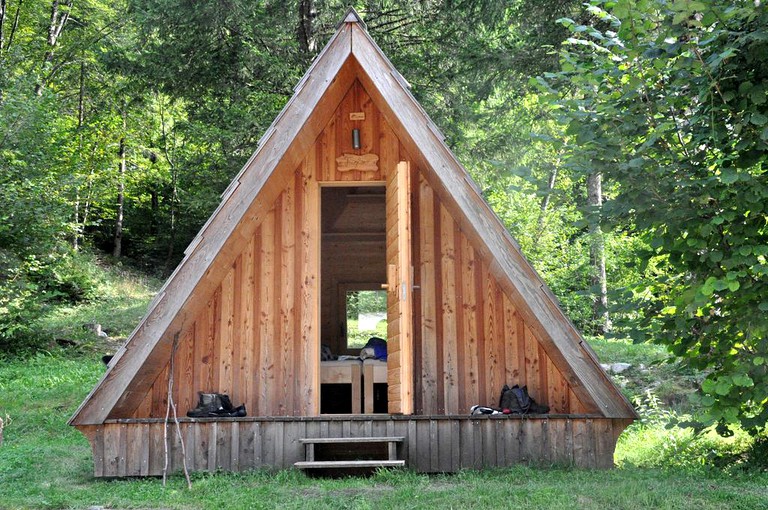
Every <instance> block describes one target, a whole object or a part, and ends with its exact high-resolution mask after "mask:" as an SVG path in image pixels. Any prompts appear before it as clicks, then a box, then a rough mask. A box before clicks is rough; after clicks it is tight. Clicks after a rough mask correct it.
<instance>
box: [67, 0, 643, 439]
mask: <svg viewBox="0 0 768 510" xmlns="http://www.w3.org/2000/svg"><path fill="white" fill-rule="evenodd" d="M355 79H358V80H360V82H361V83H362V85H363V86H364V87H365V89H366V91H367V92H368V93H369V95H370V96H371V99H372V100H373V101H374V103H375V104H376V106H377V107H378V108H379V110H380V111H381V113H382V115H383V116H384V117H385V119H386V120H387V122H389V124H390V125H391V126H392V128H393V130H394V131H395V133H396V134H397V136H398V137H399V138H400V140H401V142H402V143H403V144H404V146H405V147H406V148H407V150H408V153H409V154H410V155H411V156H412V157H413V158H414V160H415V161H416V162H417V163H418V165H419V167H420V168H422V169H423V171H424V174H425V178H426V179H427V181H428V182H429V184H430V185H431V186H432V187H433V188H434V190H435V193H436V194H437V195H438V196H439V197H440V198H441V200H443V202H444V204H445V205H446V207H448V208H450V209H451V210H452V211H453V212H454V217H455V218H456V220H457V222H458V223H459V225H460V227H461V229H462V231H464V232H465V233H466V235H467V236H468V237H469V238H470V239H471V240H472V241H473V244H474V245H475V246H476V249H478V250H479V252H480V253H481V254H482V255H483V256H484V257H486V258H487V259H488V260H490V261H492V263H491V272H492V273H493V275H494V276H495V277H496V278H497V279H498V281H499V284H500V285H501V287H502V288H503V290H504V291H505V292H507V293H509V295H510V296H514V297H515V298H519V299H518V301H519V302H520V303H522V304H523V306H520V307H519V308H520V309H519V312H520V313H521V315H522V316H523V317H524V318H525V319H526V321H528V322H530V324H531V328H532V329H533V330H534V331H535V332H536V333H537V337H538V338H540V339H541V341H542V343H545V344H546V345H545V347H546V350H547V352H548V353H549V354H550V356H551V358H552V361H553V362H554V363H555V364H557V366H558V367H559V368H560V370H561V371H562V372H563V375H564V376H565V377H566V379H567V380H568V382H569V383H570V384H571V387H572V388H573V391H574V393H576V395H577V396H578V397H579V399H580V400H581V401H582V402H584V403H585V405H586V406H587V407H589V408H590V409H592V410H593V411H594V412H598V413H600V414H602V415H603V416H605V417H609V418H634V417H635V416H636V415H635V412H634V410H633V408H632V406H631V405H630V404H629V402H628V401H627V400H626V398H624V397H623V395H622V394H621V392H620V391H619V390H618V389H617V388H616V386H615V385H614V384H613V383H612V381H611V380H610V379H609V377H608V376H607V375H606V374H605V372H604V371H603V370H602V368H601V367H600V364H599V363H598V361H597V358H596V356H595V355H594V353H593V351H592V350H591V348H590V347H589V346H588V345H587V343H586V342H585V341H584V340H583V338H582V337H581V335H580V334H579V333H578V331H577V330H576V328H575V327H574V326H573V324H572V323H571V322H570V321H569V320H568V319H567V317H566V316H565V315H564V314H563V312H562V310H561V309H560V307H559V305H558V303H557V300H556V298H555V297H554V295H553V294H552V293H551V291H550V290H549V289H548V288H547V286H546V285H545V284H544V282H543V281H542V280H541V278H540V277H539V276H538V274H537V273H536V271H535V270H534V269H533V267H532V266H531V265H530V264H529V263H528V261H527V260H526V259H525V257H524V256H523V255H522V252H521V251H520V248H519V246H518V245H517V243H516V242H515V241H514V240H513V239H512V237H511V236H510V235H509V233H508V232H507V230H506V228H505V227H504V225H503V224H502V223H501V221H500V220H499V218H498V217H497V216H496V215H495V213H494V212H493V211H492V210H491V209H490V207H489V206H488V205H487V203H486V202H485V201H484V200H483V198H482V196H481V194H480V192H479V190H478V189H477V187H476V185H475V184H474V183H473V182H472V180H471V178H470V177H469V175H468V173H467V172H466V170H465V169H464V168H463V167H462V165H461V164H460V163H459V161H458V160H457V159H456V157H455V156H454V155H453V153H452V152H451V150H450V149H449V148H448V147H447V146H446V145H445V143H444V141H443V138H444V137H443V136H442V134H441V133H440V131H439V130H438V129H437V127H436V126H435V124H434V123H433V122H432V121H431V119H430V118H429V117H428V115H427V114H426V112H425V111H424V110H423V109H422V107H421V106H420V105H419V103H418V102H417V101H416V99H415V98H414V97H413V96H412V95H411V93H410V91H409V85H408V83H407V82H406V81H405V79H404V78H403V77H402V76H401V75H400V73H399V72H398V71H397V70H396V69H395V68H394V66H393V65H392V63H391V62H390V61H389V60H388V59H387V57H386V56H385V55H384V53H383V52H382V51H381V49H380V48H379V47H378V46H377V45H376V43H375V42H374V41H373V40H372V39H371V37H370V36H369V35H368V32H367V31H366V29H365V25H364V24H363V22H362V20H361V19H360V17H359V15H358V14H357V12H355V10H354V9H351V8H350V9H349V10H348V11H347V13H346V14H345V16H344V20H343V22H342V23H341V24H340V26H339V28H338V30H337V32H336V33H335V34H334V36H333V37H332V38H331V40H330V41H329V42H328V44H327V45H326V46H325V48H324V49H323V50H322V51H321V53H320V54H319V55H318V56H317V57H316V58H315V60H314V62H313V63H312V65H311V66H310V68H309V69H308V70H307V72H306V74H305V75H304V77H303V78H302V79H301V80H300V81H299V83H298V84H297V85H296V87H295V89H294V90H295V93H294V96H293V97H292V98H291V100H290V101H289V102H288V103H287V104H286V106H285V107H284V108H283V110H282V112H280V114H279V115H278V116H277V118H276V119H275V121H274V122H273V123H272V125H271V126H270V127H269V129H267V132H266V133H265V134H264V136H263V137H262V138H261V140H260V141H259V146H258V149H257V150H256V152H255V153H254V154H253V156H251V158H250V159H249V160H248V162H247V163H246V164H245V166H244V167H243V169H242V170H241V171H240V173H239V174H238V175H237V176H236V177H235V178H234V179H233V181H232V183H231V184H230V186H229V187H228V188H227V190H226V191H225V192H224V193H223V195H222V201H221V204H220V205H219V207H218V208H217V209H216V211H215V212H214V213H213V215H212V216H211V217H210V219H209V220H208V222H207V223H206V224H205V225H204V226H203V228H202V229H201V230H200V232H199V234H198V235H197V237H196V238H195V239H194V240H193V241H192V243H190V245H189V247H188V248H187V249H186V250H185V258H184V260H183V261H182V262H181V263H180V264H179V266H178V267H177V268H176V270H175V271H174V273H173V274H172V275H171V277H170V278H169V279H168V280H167V281H166V283H165V285H164V286H163V288H162V289H161V290H160V292H159V293H158V295H157V297H156V298H155V299H154V301H153V302H152V303H151V304H150V306H149V309H148V311H147V313H146V315H145V316H144V318H143V319H142V321H141V322H140V324H139V325H138V326H137V328H136V329H135V330H134V331H133V333H132V334H131V335H130V337H129V338H128V340H127V341H126V343H125V345H124V346H123V347H122V348H121V349H120V350H119V351H118V352H117V353H116V355H115V356H114V358H113V360H112V362H111V363H110V367H109V369H108V370H107V372H106V374H105V375H104V377H103V378H102V380H101V381H100V382H99V384H98V385H97V386H96V387H95V388H94V389H93V391H91V393H90V394H89V395H88V397H87V398H86V399H85V400H84V401H83V403H82V404H81V405H80V407H79V408H78V410H77V411H76V412H75V414H74V415H73V417H72V418H71V420H70V424H73V425H89V424H100V423H103V422H104V421H105V420H106V419H107V418H108V417H110V416H127V415H129V414H130V412H131V411H133V409H135V408H136V406H137V405H138V403H139V402H140V401H141V398H142V397H143V395H144V394H145V393H146V391H147V390H148V389H149V387H150V386H151V385H152V383H153V382H154V380H155V378H156V377H157V375H158V373H159V372H160V371H161V370H162V369H163V367H164V365H165V363H167V360H168V357H169V354H170V350H171V346H172V344H173V340H174V338H173V334H172V332H174V331H180V330H181V329H182V328H183V326H184V325H185V324H189V323H190V322H191V321H193V320H194V317H195V314H196V312H197V311H198V310H199V306H200V305H199V304H197V303H199V302H200V300H199V299H193V298H194V296H195V295H196V294H202V295H206V294H208V293H210V292H212V286H213V285H214V284H215V282H217V281H219V280H220V279H221V277H222V276H223V275H224V272H225V271H226V270H227V268H228V267H229V265H230V264H231V262H232V259H233V258H234V256H235V252H236V245H237V242H238V240H239V239H242V235H243V230H244V229H245V233H246V234H247V233H248V228H249V227H248V225H256V224H258V223H260V221H261V219H262V218H263V216H264V214H265V212H266V211H267V210H268V209H269V207H270V206H271V204H272V202H273V201H274V199H275V198H276V196H277V194H278V193H279V192H280V190H281V189H282V188H283V186H284V184H285V182H287V179H288V177H289V176H290V175H292V174H293V172H294V170H295V168H296V167H297V166H298V164H299V163H300V160H301V158H302V155H303V154H304V153H305V152H306V150H308V148H309V147H310V145H311V144H312V143H314V140H315V139H316V138H317V136H318V135H319V133H320V132H321V130H322V129H323V126H325V124H326V123H327V122H328V120H329V119H330V117H331V115H332V114H333V112H334V110H335V108H336V106H337V105H338V103H339V101H340V100H341V97H342V96H343V94H344V92H345V91H346V90H347V89H348V88H349V86H351V84H352V82H353V81H354V80H355ZM283 176H284V177H283ZM250 228H251V229H252V228H253V227H250ZM177 336H178V334H177Z"/></svg>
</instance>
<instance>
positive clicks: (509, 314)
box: [499, 294, 525, 390]
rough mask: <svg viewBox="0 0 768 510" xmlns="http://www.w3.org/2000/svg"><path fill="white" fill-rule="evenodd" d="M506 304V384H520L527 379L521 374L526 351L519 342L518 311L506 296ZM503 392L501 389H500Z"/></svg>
mask: <svg viewBox="0 0 768 510" xmlns="http://www.w3.org/2000/svg"><path fill="white" fill-rule="evenodd" d="M503 304H504V342H505V345H504V347H505V349H504V354H505V361H506V363H505V375H504V381H505V383H504V384H510V385H512V384H519V381H522V380H523V379H524V378H525V374H524V373H523V374H521V373H520V366H521V365H522V366H523V367H524V366H525V364H524V363H523V364H521V363H520V360H521V357H522V356H523V355H524V354H523V353H524V351H521V350H520V343H519V341H518V333H519V332H518V328H517V325H518V321H517V311H516V310H515V308H514V307H513V306H512V302H511V301H510V300H509V298H508V297H507V295H506V294H504V299H503ZM499 390H501V388H499Z"/></svg>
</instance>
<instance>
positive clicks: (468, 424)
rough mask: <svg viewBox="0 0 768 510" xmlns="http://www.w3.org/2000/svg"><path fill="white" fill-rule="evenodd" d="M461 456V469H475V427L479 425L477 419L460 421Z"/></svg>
mask: <svg viewBox="0 0 768 510" xmlns="http://www.w3.org/2000/svg"><path fill="white" fill-rule="evenodd" d="M459 426H460V431H459V434H460V439H459V444H460V446H461V458H460V459H459V468H460V469H474V467H475V436H474V429H475V428H476V427H477V426H478V424H477V420H467V421H462V422H459Z"/></svg>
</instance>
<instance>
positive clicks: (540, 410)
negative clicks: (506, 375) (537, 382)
mask: <svg viewBox="0 0 768 510" xmlns="http://www.w3.org/2000/svg"><path fill="white" fill-rule="evenodd" d="M499 407H500V408H501V410H502V412H503V413H504V414H527V413H531V414H546V413H548V412H549V406H547V405H544V404H538V403H537V402H536V401H535V400H534V399H533V397H531V396H530V395H528V386H523V387H522V388H521V387H519V386H518V385H517V384H515V385H514V386H512V387H511V388H510V387H509V386H507V385H506V384H505V385H504V387H503V388H502V389H501V396H500V397H499Z"/></svg>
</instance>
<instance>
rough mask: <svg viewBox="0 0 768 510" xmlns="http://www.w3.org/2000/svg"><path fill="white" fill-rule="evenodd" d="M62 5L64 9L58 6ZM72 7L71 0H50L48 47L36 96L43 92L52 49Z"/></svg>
mask: <svg viewBox="0 0 768 510" xmlns="http://www.w3.org/2000/svg"><path fill="white" fill-rule="evenodd" d="M61 5H64V6H66V7H67V9H66V10H62V9H60V8H59V7H60V6H61ZM71 9H72V0H67V1H65V2H64V3H63V4H61V3H60V2H59V0H53V2H51V23H50V25H48V49H47V50H46V52H45V57H43V70H42V73H41V74H42V76H41V77H40V80H39V81H38V83H37V84H36V85H35V94H37V95H38V96H39V95H40V94H42V93H43V87H44V86H45V80H46V79H45V74H46V73H47V70H48V68H49V67H50V66H51V62H53V49H54V48H55V47H56V43H57V42H58V41H59V36H60V35H61V31H62V30H64V26H65V25H66V24H67V21H68V20H69V11H70V10H71Z"/></svg>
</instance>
